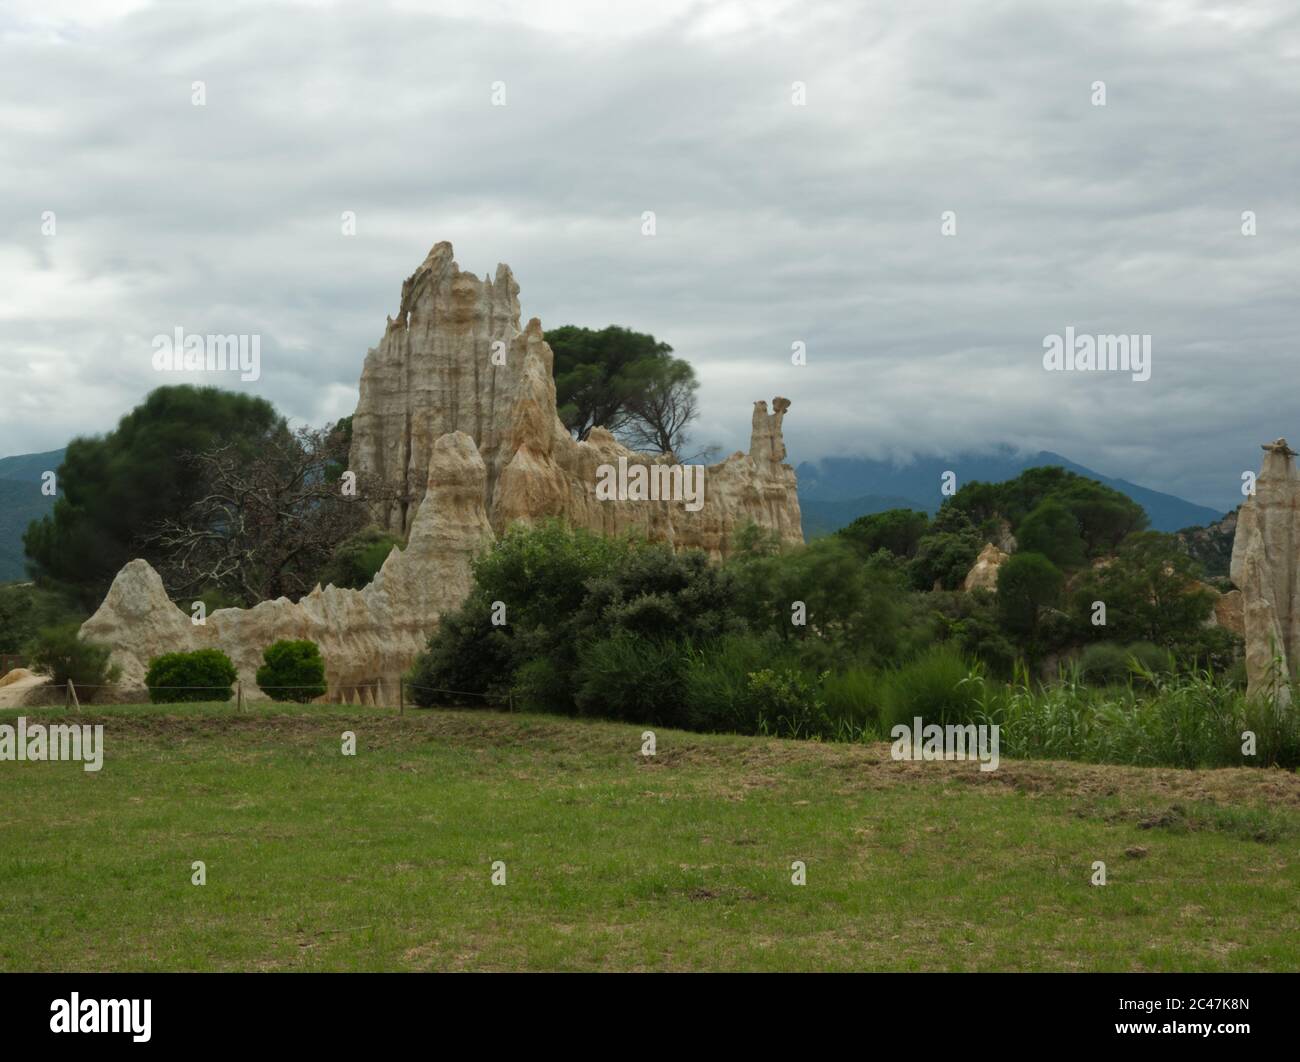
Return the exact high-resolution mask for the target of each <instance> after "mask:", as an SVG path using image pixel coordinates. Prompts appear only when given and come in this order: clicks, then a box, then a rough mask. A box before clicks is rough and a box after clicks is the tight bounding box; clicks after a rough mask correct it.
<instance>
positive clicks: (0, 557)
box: [0, 450, 63, 583]
mask: <svg viewBox="0 0 1300 1062" xmlns="http://www.w3.org/2000/svg"><path fill="white" fill-rule="evenodd" d="M62 461H63V451H62V450H50V451H48V452H46V453H43V454H19V455H18V456H17V457H0V583H6V582H11V581H13V580H19V579H24V578H26V574H27V572H26V567H25V564H24V561H23V532H24V531H26V530H27V525H28V524H30V523H31V522H32V521H33V520H39V519H40V518H41V517H42V516H44V515H45V514H46V513H48V512H49V511H50V510H51V509H53V508H54V499H53V498H50V497H46V495H44V494H42V493H41V476H42V474H43V473H45V472H53V471H54V470H55V469H57V468H58V467H59V464H60V463H61V462H62Z"/></svg>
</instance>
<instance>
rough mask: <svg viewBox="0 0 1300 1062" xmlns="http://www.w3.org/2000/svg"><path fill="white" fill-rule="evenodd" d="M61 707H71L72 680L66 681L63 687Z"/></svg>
mask: <svg viewBox="0 0 1300 1062" xmlns="http://www.w3.org/2000/svg"><path fill="white" fill-rule="evenodd" d="M63 707H64V708H71V707H72V679H68V681H67V683H66V684H65V685H64V687H63Z"/></svg>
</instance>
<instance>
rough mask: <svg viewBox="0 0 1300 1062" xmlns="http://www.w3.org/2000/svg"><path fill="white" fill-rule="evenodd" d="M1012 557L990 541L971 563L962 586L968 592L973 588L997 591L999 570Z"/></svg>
mask: <svg viewBox="0 0 1300 1062" xmlns="http://www.w3.org/2000/svg"><path fill="white" fill-rule="evenodd" d="M1010 558H1011V554H1010V553H1007V552H1005V551H1004V550H1001V549H999V548H998V547H997V546H996V545H994V544H993V543H992V542H989V543H988V544H986V545H985V547H984V548H983V549H982V550H980V555H979V556H978V557H976V558H975V563H974V564H972V565H971V569H970V571H969V572H967V573H966V579H965V581H964V582H963V583H962V585H961V588H962V589H963V590H965V591H968V592H969V591H971V590H992V591H993V592H994V593H997V589H998V572H999V571H1000V570H1001V569H1002V565H1004V564H1005V563H1006V562H1007V561H1008V560H1009V559H1010Z"/></svg>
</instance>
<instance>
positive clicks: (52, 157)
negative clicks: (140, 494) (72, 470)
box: [0, 0, 1300, 509]
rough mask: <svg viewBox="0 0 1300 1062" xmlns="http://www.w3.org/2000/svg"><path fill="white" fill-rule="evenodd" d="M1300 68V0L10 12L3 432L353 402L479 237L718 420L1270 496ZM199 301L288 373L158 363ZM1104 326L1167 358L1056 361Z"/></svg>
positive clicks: (13, 437) (1294, 192)
mask: <svg viewBox="0 0 1300 1062" xmlns="http://www.w3.org/2000/svg"><path fill="white" fill-rule="evenodd" d="M1298 63H1300V6H1298V5H1296V4H1295V3H1294V2H1292V0H1277V2H1261V3H1240V2H1230V3H1197V2H1193V0H1179V2H1173V0H1143V2H1141V3H1116V2H1111V0H1089V2H1088V3H1086V4H1075V3H1064V2H1044V0H1023V2H1022V0H1005V2H1004V0H980V2H971V3H962V2H929V0H901V2H892V0H880V2H873V3H870V4H866V3H861V2H850V3H836V2H816V0H813V2H801V3H785V2H778V0H756V2H751V3H734V2H729V0H721V2H683V0H656V2H654V3H636V4H631V3H617V2H609V0H602V2H586V0H583V2H563V0H551V2H547V3H545V4H538V3H533V2H514V0H473V2H454V3H419V4H416V3H394V4H384V3H380V2H369V0H368V2H365V3H357V4H324V3H258V4H242V3H239V2H223V3H221V4H212V3H206V2H205V3H198V4H190V3H149V2H136V0H107V2H96V3H85V4H78V3H67V2H64V0H0V128H3V130H4V132H3V136H2V137H0V456H3V455H8V454H16V453H29V452H36V451H42V450H49V449H54V448H57V447H60V446H62V445H64V444H65V443H66V442H67V440H68V439H69V438H70V437H72V436H74V435H77V434H91V433H99V432H103V431H106V430H109V429H110V428H112V427H113V425H114V424H115V423H116V422H117V420H118V418H119V417H120V416H121V415H122V414H124V413H125V412H127V411H128V410H129V409H130V408H131V407H132V406H134V405H135V404H136V403H137V402H139V401H140V399H141V398H143V396H144V395H145V394H146V393H147V392H148V391H150V390H151V389H152V388H154V387H157V386H160V385H161V384H164V383H176V382H182V381H188V382H198V383H213V382H217V383H220V384H221V385H222V386H227V387H231V388H233V389H240V390H247V391H250V392H252V393H256V394H260V395H263V396H264V397H266V398H268V399H270V400H271V401H273V402H274V403H275V404H276V406H277V407H278V408H279V409H280V410H281V411H282V412H284V413H286V414H288V415H290V416H291V417H292V418H294V419H295V420H300V421H306V422H310V423H315V424H320V423H323V422H325V421H328V420H333V419H335V418H337V417H339V416H343V415H347V414H349V413H351V412H352V410H353V407H354V405H355V402H356V395H357V381H358V378H359V375H360V372H361V365H362V360H363V358H364V356H365V352H366V350H367V349H368V348H369V347H371V346H373V345H375V344H376V343H377V342H378V340H379V338H380V336H381V335H382V333H383V328H384V323H385V318H386V316H387V315H388V314H392V313H395V312H396V310H397V305H398V299H399V294H400V289H401V282H402V280H403V279H404V278H405V277H407V276H408V275H409V274H410V273H411V272H412V271H413V270H414V269H415V268H416V267H417V266H418V265H419V264H420V262H421V261H423V259H424V257H425V255H426V254H427V252H428V251H429V249H430V248H431V247H432V246H433V244H434V243H436V242H438V241H440V240H450V241H451V242H452V243H453V244H454V246H455V248H456V259H457V261H458V263H459V264H460V266H461V268H462V269H467V270H472V271H474V272H476V273H478V274H480V275H483V274H486V273H491V272H493V271H494V270H495V267H496V264H497V263H498V262H507V263H509V264H510V266H511V267H512V269H513V270H514V274H515V277H516V279H517V280H518V282H519V284H520V287H521V293H520V301H521V305H522V310H523V318H524V320H525V321H526V320H527V319H528V318H529V317H534V316H536V317H540V319H541V321H542V324H543V326H544V327H555V326H558V325H560V324H579V325H586V326H590V327H603V326H604V325H607V324H611V323H616V324H620V325H624V326H626V327H629V328H634V329H636V330H638V331H643V332H651V333H653V334H654V335H655V336H656V337H657V338H659V339H662V340H665V341H667V342H668V343H670V344H671V345H672V346H673V348H674V350H675V352H676V353H677V354H678V355H679V356H681V357H684V358H686V359H687V360H688V361H690V362H691V363H692V364H693V365H694V366H695V369H696V372H697V374H698V376H699V379H700V384H701V387H700V396H701V408H702V412H701V417H700V420H699V423H698V425H697V429H696V439H697V442H698V443H700V444H709V443H713V444H717V445H718V446H720V447H721V448H722V449H723V451H724V452H729V451H730V450H733V449H737V448H743V447H744V446H745V445H747V441H748V433H749V421H750V413H751V410H752V405H751V403H752V402H753V401H754V400H755V399H760V398H765V399H770V398H772V397H773V396H774V395H783V396H786V397H788V398H789V399H790V400H791V403H792V405H791V409H790V412H789V414H788V416H787V418H786V422H785V428H786V433H785V434H786V443H787V448H788V452H789V459H790V460H791V461H792V462H794V463H796V464H797V463H799V462H801V461H810V460H816V459H818V458H820V457H823V456H827V455H832V454H834V455H863V456H868V457H876V458H880V457H889V458H892V459H894V460H899V461H906V459H907V458H908V457H909V456H910V455H913V454H917V453H924V454H929V455H935V454H950V453H955V452H960V451H970V450H981V449H985V448H989V447H993V446H996V445H999V444H1010V445H1012V446H1015V447H1019V448H1024V449H1029V450H1039V449H1048V450H1054V451H1056V452H1059V453H1061V454H1064V455H1066V456H1067V457H1069V458H1071V459H1072V460H1075V461H1078V462H1080V463H1082V464H1085V465H1087V466H1089V467H1091V468H1094V469H1096V470H1097V471H1099V472H1102V473H1104V474H1107V475H1111V476H1119V477H1123V478H1126V479H1129V480H1132V481H1134V482H1137V483H1141V484H1143V485H1145V486H1150V487H1154V488H1157V489H1160V490H1165V491H1169V492H1171V493H1174V494H1178V495H1180V496H1182V497H1185V498H1187V499H1189V500H1191V501H1196V502H1200V503H1202V504H1207V505H1212V506H1215V507H1216V508H1220V509H1226V508H1230V507H1232V506H1233V505H1235V504H1236V503H1237V502H1238V501H1240V486H1241V475H1242V472H1243V471H1246V470H1249V469H1254V468H1257V467H1258V464H1259V457H1260V451H1259V444H1260V443H1262V442H1265V441H1267V440H1271V439H1273V438H1275V437H1277V436H1279V435H1287V436H1289V437H1290V438H1291V439H1292V441H1293V443H1294V442H1295V441H1296V440H1297V439H1300V417H1298V416H1297V406H1298V401H1297V399H1298V393H1297V392H1298V389H1297V387H1296V367H1297V354H1298V353H1300V350H1298V349H1297V347H1298V344H1297V337H1298V335H1300V329H1298V328H1297V318H1298V317H1300V298H1298V297H1297V296H1298V291H1297V287H1298V285H1300V241H1298V237H1300V204H1298V202H1297V199H1298V197H1300V135H1298V134H1300V68H1298ZM196 82H201V83H202V105H196V104H195V99H196V91H197V90H196V87H195V83H196ZM1099 83H1100V87H1099ZM1102 93H1104V102H1101V101H1102V100H1103V96H1102V95H1101V94H1102ZM502 101H504V105H502ZM647 211H650V212H653V215H654V233H653V235H647V234H646V232H645V222H644V217H645V213H646V212H647ZM345 212H352V214H353V215H355V219H356V221H355V234H353V235H346V234H344V232H343V228H344V225H343V223H342V218H343V215H344V213H345ZM949 212H950V213H949ZM1247 212H1249V214H1247ZM1247 219H1253V233H1254V234H1253V235H1252V234H1248V232H1247V231H1244V230H1249V229H1251V227H1252V221H1251V220H1247ZM51 222H52V224H51ZM177 327H181V328H183V329H184V330H185V331H186V332H187V333H197V334H205V333H220V334H257V335H259V336H260V337H261V345H262V372H261V376H260V378H259V379H258V380H256V381H247V382H245V381H240V380H239V379H238V378H237V377H234V376H232V375H231V374H225V375H224V376H223V377H222V378H220V379H212V378H210V374H208V375H205V376H184V375H177V374H174V373H170V374H167V373H159V372H158V371H157V370H156V369H155V368H154V365H153V352H154V348H153V346H152V340H153V337H155V336H156V335H159V334H171V333H172V332H173V331H174V329H176V328H177ZM1067 328H1071V329H1073V330H1074V334H1076V335H1089V336H1103V335H1112V334H1114V335H1121V334H1122V335H1142V336H1149V337H1150V348H1151V358H1150V365H1149V368H1150V378H1149V379H1146V380H1144V381H1142V380H1135V379H1134V378H1133V377H1134V374H1133V373H1132V372H1127V373H1126V372H1119V371H1093V372H1085V371H1049V370H1048V369H1047V368H1045V366H1044V349H1045V343H1046V342H1047V340H1048V337H1050V336H1053V335H1061V336H1063V335H1065V333H1066V329H1067ZM795 344H803V349H805V350H806V363H804V364H794V363H793V361H792V350H793V349H795V348H794V345H795Z"/></svg>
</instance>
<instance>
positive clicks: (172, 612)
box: [81, 243, 803, 703]
mask: <svg viewBox="0 0 1300 1062" xmlns="http://www.w3.org/2000/svg"><path fill="white" fill-rule="evenodd" d="M518 294H519V285H518V284H516V283H515V280H514V277H513V276H512V275H511V273H510V269H509V267H507V266H505V265H499V266H497V271H496V276H495V278H487V279H483V280H479V279H478V277H476V276H475V275H473V274H472V273H462V272H461V271H460V270H459V269H458V268H457V266H456V263H455V262H454V261H453V260H452V249H451V245H450V244H448V243H440V244H438V245H437V246H435V247H434V248H433V250H432V251H430V252H429V255H428V257H427V258H426V259H425V261H424V263H423V264H422V265H421V266H420V268H419V269H417V270H416V271H415V273H414V274H413V275H412V276H411V277H410V278H409V279H408V280H407V281H406V283H405V284H403V286H402V299H401V304H400V307H399V310H398V315H397V317H396V318H395V319H394V318H389V319H388V324H387V327H386V328H385V330H384V335H383V338H382V339H381V340H380V342H379V345H378V346H377V347H375V348H374V349H373V350H371V351H370V352H369V353H368V354H367V356H366V361H365V367H364V369H363V371H362V374H361V387H360V398H359V401H358V403H357V408H356V413H355V415H354V417H353V421H352V453H351V458H350V465H351V469H352V471H354V472H357V473H358V476H359V481H360V482H361V483H362V484H364V483H366V482H373V481H375V480H379V481H382V482H383V483H384V484H385V485H387V486H389V487H395V488H396V492H397V494H398V496H399V497H398V500H397V501H396V502H392V503H389V502H375V503H374V504H375V506H376V517H377V520H378V522H379V523H380V524H381V525H382V526H385V527H387V528H388V529H390V530H392V531H396V532H400V533H402V534H404V535H406V536H407V540H408V545H407V547H406V548H405V549H404V550H394V551H393V552H392V553H391V554H390V555H389V557H388V559H387V561H385V563H384V566H383V568H382V569H381V570H380V571H379V573H378V574H377V575H376V576H375V579H374V581H373V582H371V583H370V584H369V585H368V586H366V587H365V588H364V589H361V590H342V589H339V588H337V587H334V586H327V587H325V588H324V589H321V588H320V587H317V588H316V589H315V590H314V591H312V593H310V594H308V595H307V596H305V597H304V598H302V600H300V601H298V602H293V601H290V600H288V599H287V598H280V599H278V600H276V601H264V602H262V603H260V604H258V605H256V606H254V607H253V608H249V609H220V610H218V611H216V612H213V613H212V614H211V615H210V616H208V617H207V620H206V623H204V624H203V625H200V626H196V625H194V624H193V623H191V620H190V617H189V616H188V615H186V614H185V613H183V612H182V611H181V610H180V609H178V608H177V607H176V606H175V605H173V604H172V603H171V601H170V600H168V597H167V593H166V590H165V588H164V586H163V582H162V579H161V578H160V577H159V576H158V574H157V572H155V571H154V570H153V569H152V568H151V567H150V566H149V565H148V564H147V563H146V562H145V561H143V560H134V561H131V562H130V563H129V564H127V565H126V566H125V567H124V568H123V569H122V570H121V571H120V572H119V573H118V575H117V578H116V579H115V580H114V582H113V585H112V587H111V588H110V589H109V592H108V596H107V597H106V598H105V599H104V602H103V604H102V605H100V607H99V610H98V611H97V612H96V613H95V614H94V615H93V616H92V617H91V618H90V619H89V620H87V621H86V623H85V624H84V625H83V626H82V629H81V630H82V635H83V636H84V637H86V638H89V639H91V640H94V641H97V642H101V643H104V644H106V645H109V646H111V647H112V648H113V654H112V658H111V662H112V663H114V664H117V665H118V666H119V667H120V668H121V680H120V685H121V696H122V697H123V698H127V699H138V697H139V696H140V694H141V692H142V691H143V686H144V676H145V673H146V671H147V669H148V666H149V661H150V660H151V659H152V658H153V657H156V656H159V655H161V654H163V653H167V652H176V651H189V650H193V649H200V648H205V647H216V648H220V649H222V650H223V651H224V652H225V653H226V654H227V655H229V656H230V658H231V659H232V660H233V661H234V663H235V666H236V668H237V669H238V671H239V676H240V680H241V681H242V683H243V687H244V694H245V696H253V697H256V696H260V691H258V689H257V685H256V680H255V677H254V676H255V674H256V671H257V668H258V667H259V666H260V665H261V663H262V651H263V650H264V649H265V648H266V647H267V646H269V645H270V644H271V643H272V642H275V641H277V640H279V639H281V638H309V639H311V640H312V641H314V642H316V643H317V644H318V645H319V646H320V649H321V653H322V655H323V656H324V658H325V666H326V678H327V680H328V683H329V689H330V692H329V694H328V696H329V697H330V698H331V699H341V700H346V701H348V702H350V703H362V702H364V701H365V700H366V698H367V697H372V698H373V697H376V693H375V691H376V689H382V691H383V692H381V693H379V694H378V695H377V696H378V700H380V701H381V702H382V701H383V700H385V699H387V700H388V702H389V703H391V702H392V701H393V700H394V699H395V694H396V689H397V682H398V679H399V677H400V676H401V674H402V673H403V672H404V671H406V669H407V668H409V666H410V665H411V663H412V661H413V660H414V659H415V657H416V655H417V654H418V653H419V652H420V651H421V650H422V649H423V648H424V646H425V644H426V642H427V640H428V636H429V635H430V634H431V633H432V632H433V630H434V629H435V628H436V627H437V624H438V619H439V617H440V616H441V615H442V614H443V613H445V612H448V611H451V610H453V609H455V608H456V607H457V606H459V605H460V603H461V602H462V601H463V600H464V599H465V597H466V595H467V594H468V593H469V590H470V585H471V570H470V562H471V560H472V558H473V557H474V556H475V555H476V554H477V553H478V552H479V551H480V550H482V549H483V548H484V547H485V545H486V544H487V543H489V542H490V541H491V540H492V538H493V534H494V529H495V531H496V532H497V533H500V532H501V531H503V530H504V529H505V528H506V527H507V526H508V525H509V524H511V523H512V522H514V521H525V522H531V521H536V520H539V519H543V518H546V517H552V516H554V517H559V518H561V519H563V520H565V521H566V522H568V523H569V524H571V525H574V526H579V527H585V528H589V529H592V530H595V531H600V532H602V533H607V534H614V533H620V532H623V531H633V532H636V533H639V534H641V535H643V536H644V537H646V538H647V539H649V540H651V541H660V542H667V543H669V544H671V545H672V546H673V547H674V548H686V547H698V548H700V549H703V550H705V551H707V552H708V554H709V555H710V556H711V557H713V558H715V559H717V558H721V557H724V556H725V555H726V554H727V553H728V551H729V550H730V548H731V545H732V540H733V536H734V534H735V532H736V531H738V530H740V529H741V528H742V527H743V526H745V525H746V524H748V523H751V522H752V523H755V524H757V525H759V526H760V527H762V528H765V529H767V530H770V531H773V532H775V533H776V534H777V536H778V537H779V538H780V539H781V540H783V541H785V542H789V543H802V541H803V533H802V530H801V526H800V516H799V502H798V498H797V495H796V491H795V474H794V470H793V469H792V468H791V467H790V466H789V465H787V464H785V463H784V461H785V442H784V439H783V438H782V434H781V422H782V420H783V418H784V416H785V412H786V410H787V409H788V408H789V406H790V403H789V402H788V401H787V400H786V399H784V398H777V399H775V400H774V401H773V403H772V409H771V411H769V410H768V407H767V403H766V402H756V403H755V404H754V413H753V423H752V432H751V435H750V446H749V452H748V453H741V452H737V453H734V454H732V455H731V456H730V457H728V458H727V459H726V460H725V461H722V462H720V463H718V464H715V465H710V466H708V467H707V468H706V469H704V470H703V498H702V504H700V505H698V506H697V505H695V504H693V502H692V501H691V500H690V499H683V498H682V497H681V495H680V493H675V492H673V491H669V495H670V496H660V497H657V498H655V499H654V500H641V499H639V498H637V497H636V496H635V495H634V494H633V496H628V497H615V498H612V499H609V500H605V499H603V498H602V497H601V496H600V495H598V492H597V485H598V483H600V482H601V480H602V477H603V475H604V474H605V473H606V472H608V471H610V470H613V469H619V470H621V471H622V472H623V473H627V472H628V471H630V470H639V471H640V472H641V473H643V474H646V475H647V476H648V475H649V474H650V473H651V472H654V473H656V475H658V474H659V473H663V474H664V475H663V477H662V479H659V480H658V482H659V483H661V484H662V485H665V486H669V487H671V486H673V485H674V484H677V485H678V486H680V485H681V483H682V482H683V479H682V475H681V467H680V466H678V465H676V462H675V458H674V457H673V455H671V454H663V455H646V454H638V453H634V452H633V451H631V450H629V449H627V448H626V447H625V446H622V445H621V444H620V443H618V442H617V441H616V440H615V439H614V437H613V436H612V435H611V434H610V433H609V432H608V431H606V430H605V429H604V428H594V429H593V430H592V431H591V433H590V435H589V437H588V439H587V440H585V441H583V442H577V441H575V440H574V439H573V438H572V437H571V436H570V435H569V433H568V431H566V430H565V428H564V425H563V424H562V423H561V422H560V419H559V417H558V416H557V415H556V401H555V380H554V374H553V355H552V353H551V348H550V347H549V346H547V345H546V341H545V339H544V338H543V336H542V327H541V324H540V323H539V322H538V321H537V319H536V318H534V319H533V320H531V321H529V322H528V325H527V327H525V328H524V329H522V330H521V329H520V327H519V300H518ZM674 473H675V474H676V478H674ZM629 493H631V492H629ZM359 504H360V502H359ZM376 684H382V686H378V685H376Z"/></svg>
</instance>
